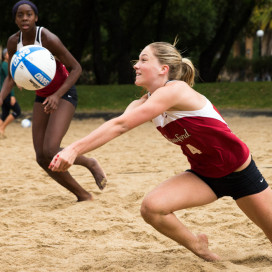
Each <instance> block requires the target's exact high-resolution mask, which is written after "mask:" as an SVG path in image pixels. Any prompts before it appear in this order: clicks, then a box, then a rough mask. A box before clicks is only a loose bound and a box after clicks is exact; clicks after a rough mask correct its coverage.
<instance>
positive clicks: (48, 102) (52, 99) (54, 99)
mask: <svg viewBox="0 0 272 272" xmlns="http://www.w3.org/2000/svg"><path fill="white" fill-rule="evenodd" d="M59 100H60V98H59V97H58V96H57V95H56V94H55V93H54V94H52V95H50V96H48V97H46V99H45V100H44V102H43V105H44V112H45V113H47V114H49V113H52V112H53V111H55V110H56V109H57V108H58V104H59Z"/></svg>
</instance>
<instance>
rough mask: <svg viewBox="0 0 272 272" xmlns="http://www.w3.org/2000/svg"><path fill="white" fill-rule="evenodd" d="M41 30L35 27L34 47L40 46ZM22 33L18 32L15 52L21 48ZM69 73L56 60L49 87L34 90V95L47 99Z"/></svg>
mask: <svg viewBox="0 0 272 272" xmlns="http://www.w3.org/2000/svg"><path fill="white" fill-rule="evenodd" d="M42 29H43V27H40V26H37V27H36V37H35V41H34V45H40V46H42V39H41V35H42ZM23 46H24V45H23V33H22V32H21V31H20V34H19V39H18V44H17V50H19V49H20V48H21V47H23ZM68 75H69V72H68V71H67V69H66V67H65V66H64V65H63V64H62V63H61V62H60V61H58V60H56V74H55V77H54V78H53V80H52V81H51V83H50V84H49V85H47V86H46V87H44V88H42V89H39V90H36V94H37V95H38V96H42V97H47V96H49V95H51V94H53V93H55V92H56V91H57V90H58V89H59V88H60V86H61V85H62V84H63V82H64V81H65V80H66V78H67V77H68Z"/></svg>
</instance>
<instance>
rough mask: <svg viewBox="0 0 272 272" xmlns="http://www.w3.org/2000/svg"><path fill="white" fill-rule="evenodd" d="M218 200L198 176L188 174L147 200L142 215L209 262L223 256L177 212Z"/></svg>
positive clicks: (154, 193) (175, 178) (182, 175)
mask: <svg viewBox="0 0 272 272" xmlns="http://www.w3.org/2000/svg"><path fill="white" fill-rule="evenodd" d="M216 199H217V197H216V195H215V194H214V192H213V191H212V190H211V189H210V187H209V186H208V185H207V184H205V183H204V182H203V181H202V180H200V179H199V178H198V177H196V176H195V175H194V174H192V173H189V172H185V173H182V174H180V175H177V176H175V177H172V178H170V179H168V180H167V181H165V182H163V183H162V184H161V185H159V186H158V187H157V188H155V189H154V190H153V191H151V192H150V193H149V194H148V195H147V196H146V197H145V199H144V200H143V203H142V207H141V214H142V216H143V218H144V220H145V221H146V222H147V223H149V224H151V225H152V226H153V227H154V228H155V229H156V230H158V231H159V232H160V233H162V234H164V235H165V236H167V237H169V238H171V239H172V240H174V241H176V242H177V243H179V244H180V245H183V246H184V247H186V248H187V249H189V250H191V251H192V252H193V253H194V254H196V255H197V256H199V257H201V258H203V259H204V260H207V261H215V260H218V259H219V257H218V256H217V255H216V254H214V253H212V252H211V251H210V250H209V248H208V238H207V236H206V235H205V234H199V235H194V234H193V233H192V232H191V231H189V230H188V229H187V228H186V227H185V226H184V225H183V224H182V223H181V221H180V220H178V219H177V217H176V216H175V214H174V212H175V211H177V210H181V209H186V208H190V207H196V206H201V205H205V204H208V203H211V202H213V201H215V200H216Z"/></svg>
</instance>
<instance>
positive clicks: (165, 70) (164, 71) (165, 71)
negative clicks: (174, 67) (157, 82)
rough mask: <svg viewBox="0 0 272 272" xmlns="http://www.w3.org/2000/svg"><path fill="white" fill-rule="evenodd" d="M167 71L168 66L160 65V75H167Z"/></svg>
mask: <svg viewBox="0 0 272 272" xmlns="http://www.w3.org/2000/svg"><path fill="white" fill-rule="evenodd" d="M168 71H169V66H168V65H166V64H165V65H162V67H161V73H162V74H164V75H165V74H167V73H168Z"/></svg>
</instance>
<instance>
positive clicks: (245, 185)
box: [186, 160, 268, 200]
mask: <svg viewBox="0 0 272 272" xmlns="http://www.w3.org/2000/svg"><path fill="white" fill-rule="evenodd" d="M186 171H188V172H191V173H194V174H195V175H196V176H198V177H199V178H200V179H202V180H203V181H204V182H205V183H206V184H207V185H209V186H210V188H211V189H212V190H213V191H214V193H215V194H216V196H217V197H218V198H220V197H223V196H231V197H232V198H233V199H235V200H236V199H238V198H241V197H244V196H247V195H253V194H257V193H260V192H262V191H263V190H265V189H266V188H267V187H268V184H267V182H266V181H265V179H264V177H263V176H262V174H261V173H260V171H259V170H258V168H257V166H256V164H255V162H254V161H253V160H251V162H250V164H249V165H248V167H247V168H245V169H244V170H242V171H239V172H233V173H231V174H229V175H227V176H224V177H222V178H209V177H204V176H202V175H199V174H197V173H196V172H195V171H193V170H191V169H189V170H186Z"/></svg>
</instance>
